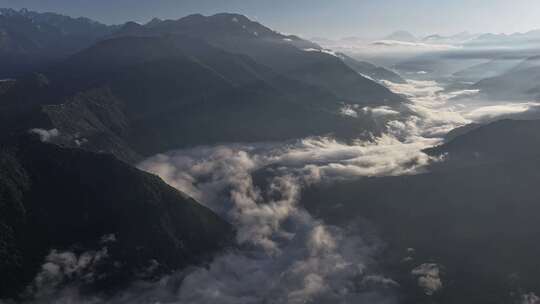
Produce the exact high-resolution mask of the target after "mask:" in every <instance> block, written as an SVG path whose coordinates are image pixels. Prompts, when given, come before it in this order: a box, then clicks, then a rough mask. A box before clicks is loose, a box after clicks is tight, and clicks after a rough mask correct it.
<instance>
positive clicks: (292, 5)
mask: <svg viewBox="0 0 540 304" xmlns="http://www.w3.org/2000/svg"><path fill="white" fill-rule="evenodd" d="M0 7H13V8H22V7H26V8H29V9H32V10H38V11H55V12H60V13H64V14H69V15H73V16H88V17H90V18H93V19H96V20H99V21H102V22H105V23H122V22H124V21H127V20H134V21H139V22H141V21H147V20H149V19H151V18H152V17H154V16H158V17H160V18H174V19H177V18H179V17H182V16H185V15H187V14H191V13H203V14H213V13H217V12H224V11H227V12H237V13H242V14H246V15H248V16H249V17H251V18H254V19H257V20H258V21H260V22H262V23H264V24H266V25H268V26H271V27H273V28H274V29H276V30H279V31H282V32H287V33H297V34H300V35H303V36H305V37H313V36H322V37H330V38H336V37H345V36H364V37H365V36H368V37H376V36H381V35H385V34H387V33H389V32H392V31H394V30H409V31H411V32H413V33H417V34H421V35H426V34H432V33H441V34H450V33H456V32H461V31H465V30H467V31H471V32H516V31H527V30H530V29H536V28H540V18H539V16H540V0H444V1H443V0H144V1H143V0H0Z"/></svg>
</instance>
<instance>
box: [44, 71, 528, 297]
mask: <svg viewBox="0 0 540 304" xmlns="http://www.w3.org/2000/svg"><path fill="white" fill-rule="evenodd" d="M386 85H387V86H388V87H389V88H390V89H392V90H393V91H394V92H397V93H400V94H403V95H405V96H407V97H408V98H409V100H410V101H411V102H410V103H408V104H404V105H400V106H397V107H387V106H385V107H376V108H370V107H358V106H351V105H344V108H343V109H342V111H341V114H342V115H347V116H352V117H359V116H358V115H357V114H358V113H359V112H360V111H361V112H363V114H369V115H372V116H373V117H374V118H375V119H377V120H380V122H381V123H384V124H385V125H386V126H387V130H388V131H387V133H386V134H384V135H382V136H380V137H376V138H373V140H370V141H360V140H358V141H353V142H342V141H340V140H337V139H335V138H331V137H312V138H304V139H298V140H295V141H289V142H268V143H235V144H224V145H219V146H207V147H196V148H192V149H184V150H177V151H170V152H168V153H164V154H159V155H155V156H153V157H151V158H149V159H147V160H145V161H143V162H142V163H141V164H139V168H141V169H143V170H145V171H148V172H151V173H154V174H156V175H159V176H160V177H161V178H162V179H163V180H164V181H166V182H167V183H168V184H170V185H172V186H173V187H175V188H177V189H179V190H181V191H183V192H184V193H186V194H188V195H189V196H191V197H193V198H195V199H196V200H198V201H199V202H201V203H202V204H204V205H205V206H207V207H209V208H211V209H212V210H214V211H215V212H216V213H218V214H220V215H221V216H222V217H224V218H225V219H226V220H228V221H229V222H230V223H232V224H233V225H234V226H235V227H236V229H237V238H236V241H237V243H238V248H237V249H234V250H229V251H227V252H225V253H223V254H221V255H219V256H218V257H216V258H215V259H214V260H213V261H212V262H211V263H210V264H209V265H208V266H207V267H200V268H191V269H188V270H184V271H181V272H179V273H176V274H173V275H169V276H167V277H164V278H162V279H161V280H160V281H159V282H156V283H143V282H140V283H136V284H134V286H132V287H131V288H129V289H128V290H126V291H125V292H122V293H120V294H118V295H116V296H115V297H113V298H108V299H107V300H104V299H103V298H99V297H92V298H88V297H81V296H80V295H79V294H78V292H77V290H76V288H73V287H71V288H63V289H61V290H59V291H57V297H56V300H55V302H57V303H73V302H77V303H103V302H108V303H246V304H248V303H357V302H361V301H365V302H369V303H394V302H395V301H396V290H397V288H398V287H399V283H398V282H395V281H393V280H392V279H391V278H388V277H387V276H386V275H385V273H381V272H380V270H379V268H378V267H377V265H376V264H377V263H376V258H377V256H378V254H380V252H381V250H382V249H383V248H384V242H383V241H382V240H380V239H378V237H377V235H375V234H374V233H373V232H372V231H371V230H369V229H366V228H365V227H363V226H362V225H360V224H359V225H356V226H346V227H336V226H330V225H327V224H325V223H324V222H322V221H321V220H319V219H317V218H315V217H313V216H312V215H311V214H309V213H308V212H307V211H306V210H305V209H304V208H303V207H302V206H301V205H299V198H300V195H301V193H302V189H303V188H304V187H306V186H309V185H313V184H316V183H320V182H325V181H331V180H335V179H351V178H362V177H375V176H389V175H403V174H417V173H421V172H424V171H425V170H426V168H427V167H428V166H429V164H430V163H432V162H436V161H440V160H438V159H433V158H431V157H429V156H428V155H426V154H425V153H423V152H422V151H423V150H424V149H426V148H428V147H432V146H434V145H437V144H440V143H441V142H442V141H443V139H442V137H443V136H444V135H445V134H446V133H447V132H448V131H450V130H452V129H454V128H456V127H460V126H463V125H466V124H469V123H472V122H485V121H489V120H492V119H495V118H496V117H499V116H504V115H508V114H519V113H525V112H527V111H529V110H531V109H533V108H534V107H536V106H538V105H537V104H535V103H506V104H497V105H493V104H485V103H482V104H475V105H467V104H463V102H462V101H460V102H461V103H457V102H454V101H453V100H454V99H455V97H463V96H472V95H475V94H476V93H477V92H476V91H470V90H469V91H455V92H447V91H445V90H444V89H443V87H442V86H440V85H439V84H438V83H436V82H433V81H409V82H408V83H406V84H393V83H386ZM460 100H463V99H460ZM41 133H43V134H41ZM40 134H41V135H43V136H44V139H48V138H49V135H50V132H47V133H44V132H41V131H40ZM258 175H263V176H264V177H265V178H264V182H260V181H258V180H256V178H255V177H256V176H258ZM359 216H361V215H359ZM105 254H106V251H104V252H93V253H89V254H87V255H83V256H73V255H72V254H70V253H62V252H57V251H54V252H52V253H51V255H49V257H47V261H46V264H45V265H44V267H43V271H42V272H41V273H40V274H39V275H38V277H37V278H36V282H34V286H43V283H42V282H43V280H44V279H43V278H47V277H48V276H51V273H53V275H54V278H60V279H62V278H64V277H65V276H72V275H74V274H77V273H78V271H80V269H83V270H85V272H84V275H85V276H90V275H91V274H90V273H88V271H87V270H88V269H91V265H92V261H94V260H96V259H99V258H102V257H103V256H104V255H105ZM66 265H67V266H66ZM70 265H71V266H70ZM438 267H439V266H437V265H433V264H420V265H418V267H417V268H415V269H414V270H413V271H412V273H411V275H412V276H416V277H417V278H418V283H419V288H422V289H424V290H426V293H428V294H432V293H435V292H436V291H437V290H439V289H441V288H444V278H442V277H441V275H440V272H439V268H438ZM49 272H51V273H49ZM67 272H69V273H67ZM40 282H41V285H40V284H38V283H40ZM54 282H56V281H54ZM36 284H37V285H36ZM48 288H52V287H50V286H49V287H48ZM43 294H46V295H47V296H48V297H50V294H51V293H50V292H47V293H44V291H43V290H41V289H40V290H39V292H36V300H35V302H36V303H40V302H45V300H44V299H43V298H41V299H40V296H41V295H43Z"/></svg>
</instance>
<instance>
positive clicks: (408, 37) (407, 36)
mask: <svg viewBox="0 0 540 304" xmlns="http://www.w3.org/2000/svg"><path fill="white" fill-rule="evenodd" d="M384 40H396V41H405V42H416V41H417V40H418V38H416V37H415V36H414V35H413V34H411V33H409V32H407V31H396V32H393V33H392V34H390V35H388V36H386V37H384Z"/></svg>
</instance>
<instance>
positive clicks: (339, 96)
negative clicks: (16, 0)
mask: <svg viewBox="0 0 540 304" xmlns="http://www.w3.org/2000/svg"><path fill="white" fill-rule="evenodd" d="M0 12H1V15H0V34H1V35H0V52H2V54H3V55H2V56H0V58H2V59H1V60H0V70H1V71H2V73H3V74H2V77H4V78H9V79H6V80H4V81H1V82H0V128H1V129H2V134H0V148H1V151H2V152H1V154H0V165H1V166H2V169H1V170H0V226H1V231H0V232H1V233H0V257H1V258H2V261H1V262H0V271H1V272H2V273H3V274H4V273H8V274H9V275H7V276H2V278H1V279H0V298H6V297H12V298H16V299H21V297H22V298H24V296H25V293H27V292H28V291H29V290H30V289H32V288H37V287H39V286H37V285H39V284H38V283H39V282H41V281H39V280H38V279H36V278H37V277H39V276H40V275H41V273H42V271H44V270H43V268H41V266H42V265H43V263H45V262H47V261H49V262H48V263H53V262H54V261H57V260H56V259H57V255H60V256H61V257H66V256H68V257H72V258H73V259H77V258H80V259H85V261H86V259H87V258H88V257H89V256H92V258H91V259H90V260H91V261H93V262H92V263H90V264H88V265H86V264H85V265H86V266H85V267H84V269H81V270H80V273H79V272H77V273H76V275H78V276H84V277H85V278H92V279H89V280H87V281H85V282H86V283H85V284H86V285H87V286H86V287H85V288H87V289H88V290H101V291H107V290H111V291H114V290H115V288H117V287H118V286H126V285H127V284H129V283H130V282H132V281H133V280H134V279H142V280H153V279H155V278H158V277H160V276H161V275H163V274H166V273H170V272H172V271H175V270H178V269H183V268H185V267H187V266H190V265H200V264H201V263H204V262H205V261H207V260H208V258H209V257H211V256H212V255H214V254H216V253H218V252H220V251H222V250H224V249H225V248H227V247H230V246H231V244H232V243H233V242H232V239H233V238H234V229H233V228H232V227H231V225H230V224H229V223H227V222H225V221H224V220H222V219H221V218H219V217H218V216H217V215H216V214H214V213H213V212H212V211H211V210H209V209H207V208H205V207H203V206H202V205H200V204H199V203H198V202H196V201H194V200H193V199H191V198H189V197H188V196H187V195H185V194H183V193H181V192H179V191H177V190H175V189H173V188H171V187H169V186H167V185H166V184H165V183H164V182H163V181H162V180H160V179H159V178H157V177H156V176H153V175H149V174H147V173H143V172H141V171H139V170H138V169H136V168H134V167H133V165H134V164H137V163H138V162H139V161H141V160H142V159H143V158H144V157H148V156H151V155H155V154H157V153H162V152H166V151H168V150H172V149H178V148H182V147H191V146H196V145H206V144H218V143H221V142H242V141H244V142H246V141H273V140H284V139H291V138H300V137H305V136H311V135H325V134H334V135H336V136H339V137H342V138H359V137H360V138H361V137H366V138H367V137H369V136H371V134H374V133H375V134H376V133H377V132H382V131H383V130H382V129H380V126H379V125H378V124H377V122H376V121H374V120H373V119H372V118H370V117H369V116H368V115H358V116H357V117H351V116H347V115H343V114H342V113H341V109H342V107H343V106H344V105H356V106H362V107H364V106H382V105H384V106H399V105H400V104H402V103H406V102H408V101H407V100H406V98H404V97H402V96H400V95H397V94H394V93H392V92H391V91H390V90H389V89H387V88H386V87H384V86H383V85H381V84H380V83H378V82H377V81H375V80H372V79H368V78H366V77H364V76H362V75H361V74H360V73H359V72H357V71H355V70H354V69H353V68H351V67H350V66H349V65H348V64H351V63H354V62H353V61H352V60H347V62H348V64H347V63H346V62H345V61H344V59H343V58H342V57H339V56H337V55H336V54H331V53H329V52H327V51H326V50H324V49H322V48H321V47H319V46H318V45H316V44H314V43H312V42H309V41H306V40H303V39H301V38H299V37H296V36H290V35H283V34H280V33H277V32H275V31H273V30H271V29H269V28H267V27H265V26H263V25H261V24H259V23H257V22H253V21H251V20H249V19H248V18H246V17H244V16H241V15H236V14H218V15H214V16H209V17H205V16H202V15H192V16H188V17H185V18H181V19H179V20H159V19H154V20H152V21H151V22H149V23H147V24H145V25H140V24H137V23H133V22H129V23H126V24H124V25H121V26H107V25H103V24H100V23H97V22H94V21H92V20H89V19H86V18H77V19H75V18H70V17H66V16H62V15H58V14H52V13H35V12H31V11H27V10H21V11H15V10H10V9H3V10H1V11H0ZM365 67H366V65H364V66H363V67H362V68H365ZM367 68H370V69H371V68H372V67H371V66H367ZM375 70H377V69H376V68H375ZM379 72H380V71H379V70H377V71H376V73H379ZM396 76H397V75H390V76H389V77H396ZM29 133H31V134H29ZM59 267H63V266H61V265H60V266H59ZM149 269H150V270H149ZM87 272H88V273H87ZM73 275H75V274H73ZM74 279H75V278H74V277H72V275H66V276H63V277H62V280H60V281H58V282H56V281H55V282H56V283H58V284H69V283H70V280H74ZM36 280H38V281H36ZM53 281H54V280H53ZM29 288H30V289H29Z"/></svg>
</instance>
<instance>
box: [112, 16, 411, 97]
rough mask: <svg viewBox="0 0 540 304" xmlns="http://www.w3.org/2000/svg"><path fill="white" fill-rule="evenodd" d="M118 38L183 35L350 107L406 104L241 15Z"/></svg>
mask: <svg viewBox="0 0 540 304" xmlns="http://www.w3.org/2000/svg"><path fill="white" fill-rule="evenodd" d="M115 35H117V36H126V35H136V36H155V35H184V36H189V37H193V38H197V39H203V40H204V41H206V42H207V43H209V44H211V45H213V46H215V47H218V48H220V49H223V50H226V51H229V52H231V53H236V54H245V55H248V56H250V57H251V58H253V59H254V60H255V61H256V62H258V63H261V64H263V65H266V66H267V67H270V68H272V69H273V70H275V71H276V72H278V73H281V74H284V75H286V76H287V77H289V78H292V79H295V80H299V81H302V82H304V83H306V84H310V85H315V86H318V87H321V88H323V89H325V90H327V91H329V92H331V93H333V94H334V95H336V96H337V97H339V98H341V99H343V101H346V102H348V103H358V104H378V105H380V104H395V103H399V102H403V99H402V98H401V97H399V96H397V95H395V94H393V93H391V92H390V91H389V90H388V89H386V88H385V87H383V86H381V85H379V84H377V83H375V82H373V81H371V80H368V79H366V78H364V77H362V76H360V75H358V73H355V71H353V70H352V69H351V68H349V67H348V66H347V65H345V64H344V63H343V62H342V61H341V60H340V58H338V57H336V56H332V55H330V54H326V53H324V52H321V51H320V47H319V46H318V45H316V44H314V43H312V42H309V41H306V40H302V39H300V38H298V37H296V36H287V35H283V34H280V33H278V32H275V31H273V30H271V29H269V28H267V27H265V26H263V25H261V24H260V23H257V22H254V21H251V20H249V19H248V18H246V17H245V16H242V15H237V14H217V15H214V16H209V17H205V16H202V15H191V16H188V17H185V18H182V19H179V20H167V21H162V22H159V23H157V24H156V23H154V24H152V25H151V26H148V25H145V26H141V25H133V24H131V25H127V26H125V27H124V28H122V29H120V30H119V31H118V32H117V33H116V34H115Z"/></svg>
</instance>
